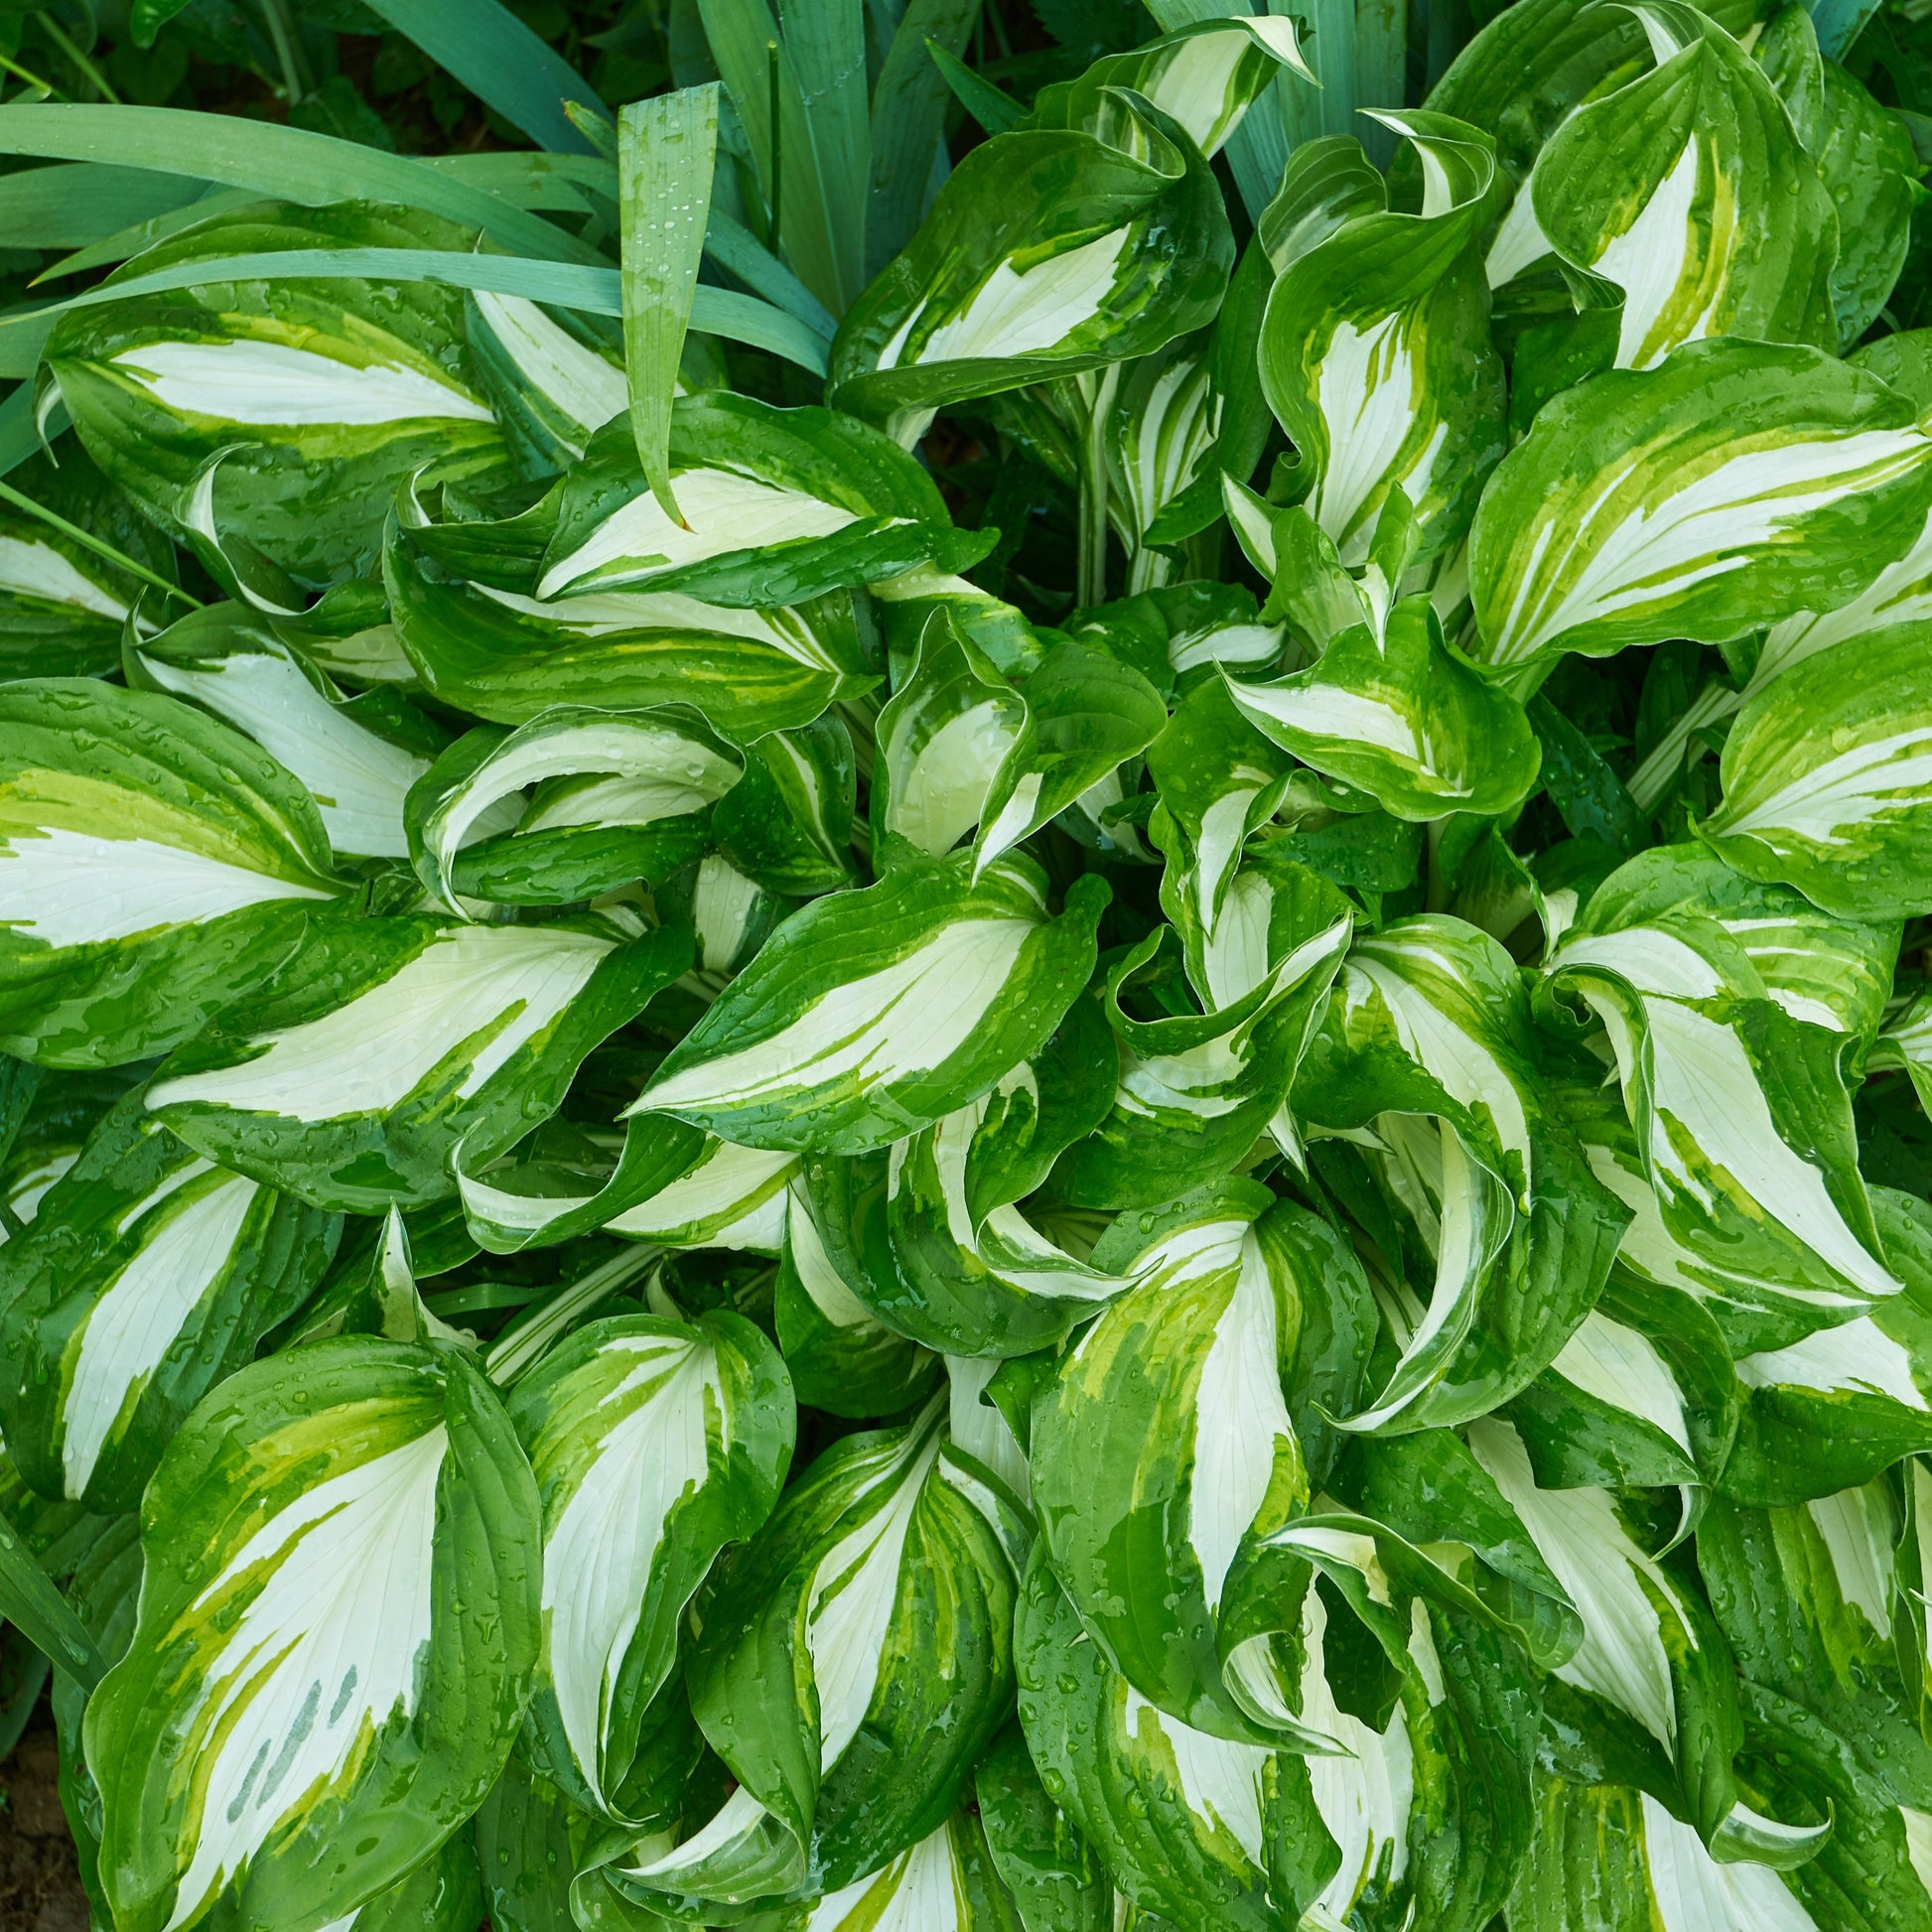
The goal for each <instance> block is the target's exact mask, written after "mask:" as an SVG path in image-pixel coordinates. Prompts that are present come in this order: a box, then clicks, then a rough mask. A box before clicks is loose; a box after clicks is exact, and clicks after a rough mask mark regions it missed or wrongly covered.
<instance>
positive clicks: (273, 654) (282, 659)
mask: <svg viewBox="0 0 1932 1932" xmlns="http://www.w3.org/2000/svg"><path fill="white" fill-rule="evenodd" d="M124 663H125V668H126V671H127V674H128V679H129V682H130V683H132V684H133V685H134V686H135V687H136V688H137V689H142V690H149V691H165V692H167V693H169V694H170V695H171V696H173V697H177V698H185V699H187V700H188V702H189V703H190V704H194V705H199V706H200V707H201V708H202V709H203V710H204V711H207V712H211V713H213V715H214V716H215V717H216V718H219V719H220V720H222V722H223V723H225V724H229V725H232V726H233V727H234V728H235V730H237V731H240V732H245V733H247V735H248V736H249V737H250V738H252V739H253V740H254V741H255V743H256V744H258V745H259V746H260V747H261V748H262V750H263V751H265V752H267V753H268V755H269V756H270V757H271V758H272V759H275V760H276V762H277V763H279V764H281V765H282V766H284V767H285V768H286V769H287V770H289V771H292V772H293V773H294V774H295V775H296V777H298V778H299V779H301V781H302V783H303V784H304V785H305V786H306V787H307V788H308V790H309V792H310V794H311V796H313V797H314V799H315V801H316V807H317V809H318V810H319V811H320V812H321V813H322V823H323V826H324V829H325V830H326V831H327V832H328V834H329V839H330V843H331V844H332V845H333V846H334V848H335V850H336V852H337V853H338V854H339V855H341V856H343V857H353V858H358V859H399V858H404V857H406V856H407V855H408V852H409V840H408V837H407V835H406V834H405V832H404V830H403V800H404V799H405V798H407V797H408V795H409V788H410V786H411V785H413V784H414V783H415V782H416V780H417V779H418V778H420V777H421V776H422V775H423V773H424V772H425V771H427V770H428V769H429V767H430V764H431V762H432V761H433V760H434V759H435V758H436V755H437V753H438V752H439V751H441V749H442V747H443V743H444V735H443V733H442V732H440V731H439V730H438V729H437V728H436V727H435V726H434V725H433V724H432V723H431V722H430V721H429V720H428V719H427V718H426V717H424V716H423V714H422V713H421V712H418V711H416V710H414V709H413V708H412V707H410V706H409V705H408V704H407V703H405V702H404V701H403V700H401V699H399V698H396V697H393V696H386V695H376V696H373V697H371V696H367V695H365V696H363V697H361V698H359V699H349V700H346V701H345V699H344V698H343V694H342V693H341V692H340V691H339V690H337V689H336V688H335V686H334V685H333V684H332V683H331V682H330V680H329V679H328V678H327V677H325V676H324V675H323V674H322V673H321V672H319V671H318V670H316V669H315V667H314V666H313V665H312V664H310V663H309V662H308V660H307V659H305V658H304V657H303V656H302V655H301V653H300V652H298V651H296V650H293V649H291V648H290V646H289V645H288V644H287V643H286V642H284V641H283V639H282V638H281V637H279V636H278V635H277V634H276V633H275V631H274V630H273V629H272V628H271V627H270V626H269V624H268V622H267V621H265V620H264V619H262V618H260V617H258V616H256V615H255V614H253V613H252V612H250V611H248V610H247V608H246V606H244V605H241V604H237V603H232V602H230V603H225V604H216V605H213V606H210V607H209V608H208V609H207V610H206V611H197V612H195V613H193V614H192V615H191V616H189V617H186V618H184V619H183V620H182V621H180V622H179V623H175V624H170V625H169V627H168V628H167V629H166V630H165V631H163V632H161V633H160V635H158V636H154V637H150V638H147V639H146V640H145V641H143V642H141V643H139V644H138V645H137V644H134V643H130V644H129V645H128V647H127V650H126V652H125V657H124Z"/></svg>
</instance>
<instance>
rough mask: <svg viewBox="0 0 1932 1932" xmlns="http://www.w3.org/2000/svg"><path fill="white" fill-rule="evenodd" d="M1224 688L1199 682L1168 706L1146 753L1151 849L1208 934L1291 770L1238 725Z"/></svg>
mask: <svg viewBox="0 0 1932 1932" xmlns="http://www.w3.org/2000/svg"><path fill="white" fill-rule="evenodd" d="M1229 688H1230V687H1229V682H1228V681H1227V680H1224V679H1222V678H1220V677H1218V676H1214V675H1212V674H1210V675H1207V676H1205V677H1203V678H1202V679H1201V680H1200V682H1199V683H1198V684H1196V685H1195V686H1194V688H1193V689H1192V690H1191V691H1189V692H1188V693H1187V695H1186V696H1185V697H1184V698H1182V700H1181V701H1180V703H1179V704H1178V705H1177V706H1175V708H1174V713H1173V718H1172V719H1171V720H1170V721H1169V724H1168V728H1167V730H1166V731H1165V732H1163V733H1162V734H1161V736H1160V737H1159V738H1158V739H1156V740H1155V742H1154V744H1153V745H1152V746H1151V747H1150V748H1149V750H1148V757H1147V763H1148V769H1149V771H1150V772H1152V773H1153V776H1154V783H1155V787H1156V789H1157V790H1158V791H1159V792H1160V794H1161V814H1162V815H1163V816H1164V817H1165V819H1166V821H1167V825H1171V826H1172V827H1173V831H1172V832H1170V831H1168V829H1167V825H1161V826H1155V827H1153V828H1152V831H1151V835H1152V837H1153V840H1154V843H1155V844H1157V845H1158V846H1160V847H1161V849H1162V850H1163V851H1164V852H1165V853H1167V854H1168V855H1169V857H1170V859H1171V861H1172V862H1173V863H1175V864H1176V865H1177V866H1178V867H1179V868H1180V869H1181V871H1182V872H1183V873H1184V875H1185V876H1186V878H1187V881H1188V886H1189V890H1190V892H1191V894H1192V908H1191V913H1190V916H1191V918H1192V920H1193V922H1194V923H1195V924H1196V925H1197V926H1198V927H1199V928H1200V929H1201V930H1203V931H1208V932H1211V931H1212V930H1213V929H1214V927H1215V925H1216V924H1217V923H1218V922H1219V919H1220V916H1221V901H1222V900H1223V898H1225V897H1226V896H1227V892H1228V888H1229V885H1230V884H1231V883H1232V881H1233V879H1234V876H1235V872H1236V870H1237V869H1238V867H1239V866H1240V864H1241V853H1242V848H1243V847H1244V846H1245V845H1246V844H1247V842H1248V839H1249V837H1250V836H1251V835H1252V834H1253V833H1254V832H1256V831H1257V830H1259V829H1260V827H1261V826H1263V825H1265V824H1266V823H1267V822H1268V820H1269V819H1270V818H1272V817H1273V816H1274V813H1275V808H1276V806H1278V805H1279V804H1280V803H1281V800H1282V794H1283V792H1284V791H1285V790H1286V788H1287V784H1288V776H1289V769H1290V764H1289V760H1288V759H1285V758H1284V757H1283V756H1282V754H1281V750H1280V748H1279V747H1278V746H1277V745H1276V744H1275V743H1274V742H1273V740H1271V739H1269V738H1267V737H1265V736H1264V735H1263V734H1262V733H1261V732H1259V731H1257V730H1256V729H1255V727H1254V726H1253V725H1252V724H1250V723H1249V721H1248V720H1247V719H1246V718H1244V717H1243V716H1242V715H1241V713H1240V711H1239V710H1238V709H1237V708H1236V706H1235V703H1234V700H1233V698H1232V697H1231V696H1230V695H1229Z"/></svg>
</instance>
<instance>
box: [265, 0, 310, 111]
mask: <svg viewBox="0 0 1932 1932" xmlns="http://www.w3.org/2000/svg"><path fill="white" fill-rule="evenodd" d="M262 18H263V20H264V21H266V22H267V24H268V38H269V39H270V40H271V41H273V42H274V44H275V59H276V62H277V63H278V64H279V66H280V67H281V69H282V91H283V92H284V93H285V94H286V95H287V96H288V103H289V105H290V106H291V107H293V106H294V105H295V104H296V102H297V101H299V100H300V99H301V98H302V97H303V96H304V95H305V94H306V93H307V92H308V89H307V88H306V87H305V86H304V85H303V84H302V71H301V68H300V66H299V64H298V63H297V60H296V53H295V39H294V36H293V35H292V34H291V33H290V32H289V17H288V15H287V14H286V13H285V12H283V10H282V0H262Z"/></svg>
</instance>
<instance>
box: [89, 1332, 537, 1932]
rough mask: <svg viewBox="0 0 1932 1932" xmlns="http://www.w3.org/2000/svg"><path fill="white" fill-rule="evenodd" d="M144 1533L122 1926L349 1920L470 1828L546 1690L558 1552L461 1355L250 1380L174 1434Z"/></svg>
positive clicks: (525, 1472)
mask: <svg viewBox="0 0 1932 1932" xmlns="http://www.w3.org/2000/svg"><path fill="white" fill-rule="evenodd" d="M142 1535H143V1547H144V1554H145V1557H146V1571H145V1576H144V1580H143V1587H142V1593H141V1614H140V1621H139V1623H138V1625H137V1627H136V1629H135V1632H134V1635H133V1639H132V1641H131V1643H130V1644H129V1646H128V1650H127V1653H126V1655H125V1656H123V1657H122V1659H121V1660H120V1662H119V1664H118V1665H116V1667H115V1669H114V1670H113V1671H111V1672H110V1673H109V1674H108V1677H107V1679H106V1680H105V1681H104V1683H103V1684H102V1687H101V1689H100V1691H99V1692H98V1693H96V1695H95V1697H94V1698H93V1700H92V1702H91V1703H90V1704H89V1706H88V1709H87V1718H86V1738H87V1761H88V1764H89V1766H90V1767H91V1769H92V1771H93V1774H94V1778H95V1780H96V1782H97V1783H98V1784H99V1786H100V1792H101V1800H102V1813H103V1834H102V1847H101V1877H102V1880H103V1883H104V1885H105V1887H106V1891H107V1895H108V1897H109V1898H110V1899H111V1901H112V1903H113V1909H114V1915H115V1920H116V1923H118V1924H122V1925H126V1926H129V1927H131V1928H138V1932H161V1928H162V1927H164V1926H168V1925H177V1926H182V1927H188V1926H193V1925H198V1924H201V1923H204V1922H206V1921H207V1919H208V1918H209V1917H210V1915H214V1914H219V1913H220V1912H223V1911H238V1912H240V1913H243V1914H246V1915H254V1916H262V1917H269V1918H280V1917H287V1918H291V1919H297V1918H299V1919H302V1920H304V1921H305V1922H308V1921H324V1922H326V1920H327V1919H328V1918H329V1917H331V1916H340V1915H341V1914H342V1913H345V1912H348V1911H352V1910H354V1909H355V1908H356V1907H358V1906H359V1905H361V1904H362V1903H363V1902H364V1901H365V1900H367V1899H369V1898H371V1897H372V1896H374V1895H375V1894H376V1893H377V1892H379V1891H381V1890H382V1889H383V1888H384V1887H386V1886H387V1885H389V1884H391V1883H393V1882H394V1881H395V1880H396V1879H397V1878H398V1877H400V1876H401V1875H402V1874H403V1873H404V1872H406V1871H407V1870H409V1869H410V1868H411V1867H412V1866H413V1865H415V1864H416V1863H418V1862H419V1860H420V1859H421V1858H422V1856H423V1850H424V1846H425V1845H426V1844H432V1845H433V1844H435V1843H436V1842H438V1841H439V1840H440V1839H442V1838H443V1837H444V1836H446V1835H447V1834H449V1833H450V1832H452V1831H454V1830H455V1829H456V1828H457V1827H458V1826H459V1825H460V1824H461V1823H462V1822H463V1821H464V1820H465V1819H467V1818H468V1816H469V1815H470V1813H471V1812H472V1811H473V1810H474V1809H475V1808H476V1806H477V1804H478V1803H479V1802H480V1801H481V1800H482V1798H483V1794H484V1792H485V1791H487V1790H488V1788H489V1785H490V1784H491V1782H492V1781H493V1780H494V1778H495V1776H496V1773H497V1770H498V1769H499V1767H500V1766H501V1764H502V1761H503V1758H504V1756H505V1754H506V1753H507V1751H508V1749H509V1746H510V1743H511V1741H512V1739H513V1738H514V1735H515V1730H516V1725H517V1723H518V1721H519V1718H520V1715H521V1711H522V1707H523V1704H524V1701H525V1699H526V1697H527V1695H528V1689H529V1682H530V1672H531V1670H532V1668H533V1666H534V1664H535V1661H536V1654H537V1637H538V1622H537V1600H536V1599H537V1586H538V1579H539V1576H540V1569H541V1554H540V1542H539V1529H538V1512H537V1498H536V1490H535V1485H534V1483H533V1482H532V1481H531V1478H530V1474H529V1469H528V1465H527V1464H526V1463H525V1462H524V1460H523V1458H522V1454H521V1452H520V1451H519V1449H517V1446H516V1439H515V1436H514V1435H513V1434H512V1432H511V1429H510V1426H509V1422H508V1419H507V1418H506V1417H505V1416H504V1414H503V1412H502V1409H501V1407H500V1406H499V1405H498V1403H497V1402H496V1400H495V1398H494V1397H493V1396H492V1395H491V1394H490V1392H489V1391H488V1389H487V1387H486V1385H485V1384H484V1383H483V1380H482V1378H481V1377H480V1376H479V1374H478V1373H477V1371H476V1370H475V1369H473V1368H471V1367H469V1366H468V1365H467V1364H466V1363H465V1361H464V1360H463V1358H462V1356H461V1354H460V1353H454V1352H451V1351H448V1350H440V1349H429V1348H414V1347H406V1346H400V1345H397V1344H394V1343H387V1342H375V1341H367V1340H362V1339H359V1338H357V1339H345V1340H341V1341H333V1342H319V1343H316V1344H315V1345H314V1346H312V1347H310V1348H306V1349H302V1350H298V1351H296V1352H294V1353H292V1354H290V1355H287V1356H282V1357H278V1358H275V1359H272V1360H269V1361H265V1362H261V1363H257V1364H255V1365H253V1366H252V1367H250V1368H249V1369H247V1370H244V1371H243V1372H242V1373H241V1374H240V1375H238V1376H236V1377H235V1378H233V1379H232V1380H231V1381H230V1382H228V1383H227V1384H226V1385H225V1387H224V1388H223V1390H222V1391H221V1392H220V1393H219V1394H218V1395H217V1396H215V1397H214V1398H212V1399H211V1400H210V1402H209V1403H208V1404H207V1406H205V1407H204V1408H203V1409H202V1410H201V1411H199V1412H198V1414H197V1416H196V1417H195V1418H194V1419H193V1420H192V1421H191V1422H190V1424H189V1425H188V1427H187V1428H185V1429H184V1430H183V1431H182V1432H181V1433H180V1434H179V1435H177V1436H176V1437H175V1439H174V1441H173V1442H172V1443H171V1444H170V1445H169V1448H168V1452H167V1454H166V1455H165V1456H164V1458H163V1462H162V1466H161V1468H160V1469H159V1470H158V1472H157V1473H156V1476H155V1478H154V1481H153V1482H152V1483H151V1484H150V1486H149V1488H148V1492H147V1495H146V1497H145V1499H144V1514H143V1523H142Z"/></svg>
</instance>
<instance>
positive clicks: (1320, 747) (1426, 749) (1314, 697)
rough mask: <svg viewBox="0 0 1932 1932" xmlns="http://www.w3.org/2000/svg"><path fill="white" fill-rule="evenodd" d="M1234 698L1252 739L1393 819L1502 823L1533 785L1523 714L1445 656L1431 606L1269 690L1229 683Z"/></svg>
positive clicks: (1404, 614)
mask: <svg viewBox="0 0 1932 1932" xmlns="http://www.w3.org/2000/svg"><path fill="white" fill-rule="evenodd" d="M1228 691H1229V693H1230V695H1231V696H1232V697H1233V699H1234V702H1235V703H1236V705H1237V706H1239V707H1240V710H1241V715H1242V716H1243V717H1244V718H1246V719H1247V720H1248V722H1249V723H1250V724H1251V725H1253V726H1254V727H1255V729H1256V730H1257V731H1259V732H1262V733H1263V734H1264V735H1265V736H1267V737H1269V738H1272V739H1273V740H1274V741H1275V743H1276V744H1277V745H1279V746H1281V747H1282V749H1283V750H1284V751H1288V752H1292V753H1294V755H1295V756H1296V757H1297V758H1298V759H1301V760H1302V761H1303V762H1304V763H1305V764H1310V765H1312V766H1313V767H1314V769H1315V770H1317V771H1322V772H1325V773H1326V774H1327V775H1328V776H1329V777H1331V778H1336V779H1339V780H1340V781H1341V782H1342V783H1344V784H1348V785H1353V786H1355V787H1356V788H1357V789H1359V790H1361V791H1365V792H1367V793H1368V794H1369V795H1370V796H1371V797H1372V798H1374V799H1375V800H1376V801H1377V803H1379V804H1380V805H1381V806H1382V807H1383V809H1384V810H1385V811H1388V812H1391V813H1393V814H1394V815H1395V816H1396V817H1397V818H1404V819H1411V820H1416V821H1420V822H1425V823H1426V822H1428V821H1429V820H1432V819H1439V818H1441V817H1443V816H1444V814H1445V813H1446V812H1449V811H1464V812H1475V813H1478V814H1481V815H1483V816H1489V817H1493V816H1500V815H1502V814H1504V813H1507V812H1510V811H1513V810H1514V809H1515V808H1516V807H1517V806H1518V805H1520V804H1521V803H1522V801H1523V800H1524V799H1525V798H1526V797H1527V796H1528V795H1529V792H1530V789H1531V787H1532V786H1533V785H1534V784H1535V782H1536V774H1537V768H1538V763H1539V759H1540V753H1539V750H1538V746H1537V740H1536V734H1535V732H1534V731H1532V730H1531V729H1530V722H1529V719H1528V718H1527V717H1526V716H1525V715H1524V712H1523V708H1522V706H1521V705H1519V704H1518V703H1517V702H1516V700H1515V699H1514V698H1512V697H1510V696H1509V695H1508V694H1507V693H1506V692H1503V691H1499V690H1497V689H1496V688H1495V686H1494V685H1492V684H1488V683H1485V681H1484V680H1483V679H1482V678H1481V677H1479V676H1478V675H1477V674H1476V673H1475V672H1474V671H1472V670H1471V669H1470V668H1469V667H1468V666H1467V665H1466V664H1464V663H1462V662H1461V661H1460V660H1459V659H1457V658H1455V657H1452V656H1450V654H1449V650H1448V648H1447V647H1446V646H1445V644H1444V642H1443V630H1442V624H1441V623H1440V621H1438V619H1437V616H1436V612H1435V609H1434V607H1433V606H1432V605H1431V604H1430V601H1429V599H1428V598H1427V597H1408V598H1404V599H1403V600H1402V602H1401V603H1400V604H1398V605H1397V606H1396V607H1395V609H1394V610H1393V611H1391V612H1390V613H1389V614H1388V620H1387V623H1386V625H1385V626H1384V627H1383V628H1382V630H1381V634H1380V635H1379V636H1378V635H1377V634H1376V632H1375V631H1374V630H1372V629H1371V628H1370V627H1369V626H1368V625H1367V624H1356V625H1354V626H1353V627H1351V628H1350V629H1347V630H1344V631H1343V632H1342V633H1341V634H1340V635H1339V636H1338V637H1334V638H1332V639H1330V640H1329V642H1328V646H1327V648H1326V649H1325V650H1324V651H1323V652H1322V653H1321V655H1320V657H1319V658H1318V659H1316V661H1315V662H1314V663H1313V664H1311V665H1310V666H1309V668H1308V669H1307V670H1305V671H1297V672H1295V673H1294V674H1293V675H1291V676H1289V677H1285V678H1282V679H1279V680H1278V681H1277V682H1275V683H1272V684H1248V683H1244V682H1242V681H1241V680H1239V679H1237V678H1233V677H1230V678H1229V679H1228Z"/></svg>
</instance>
